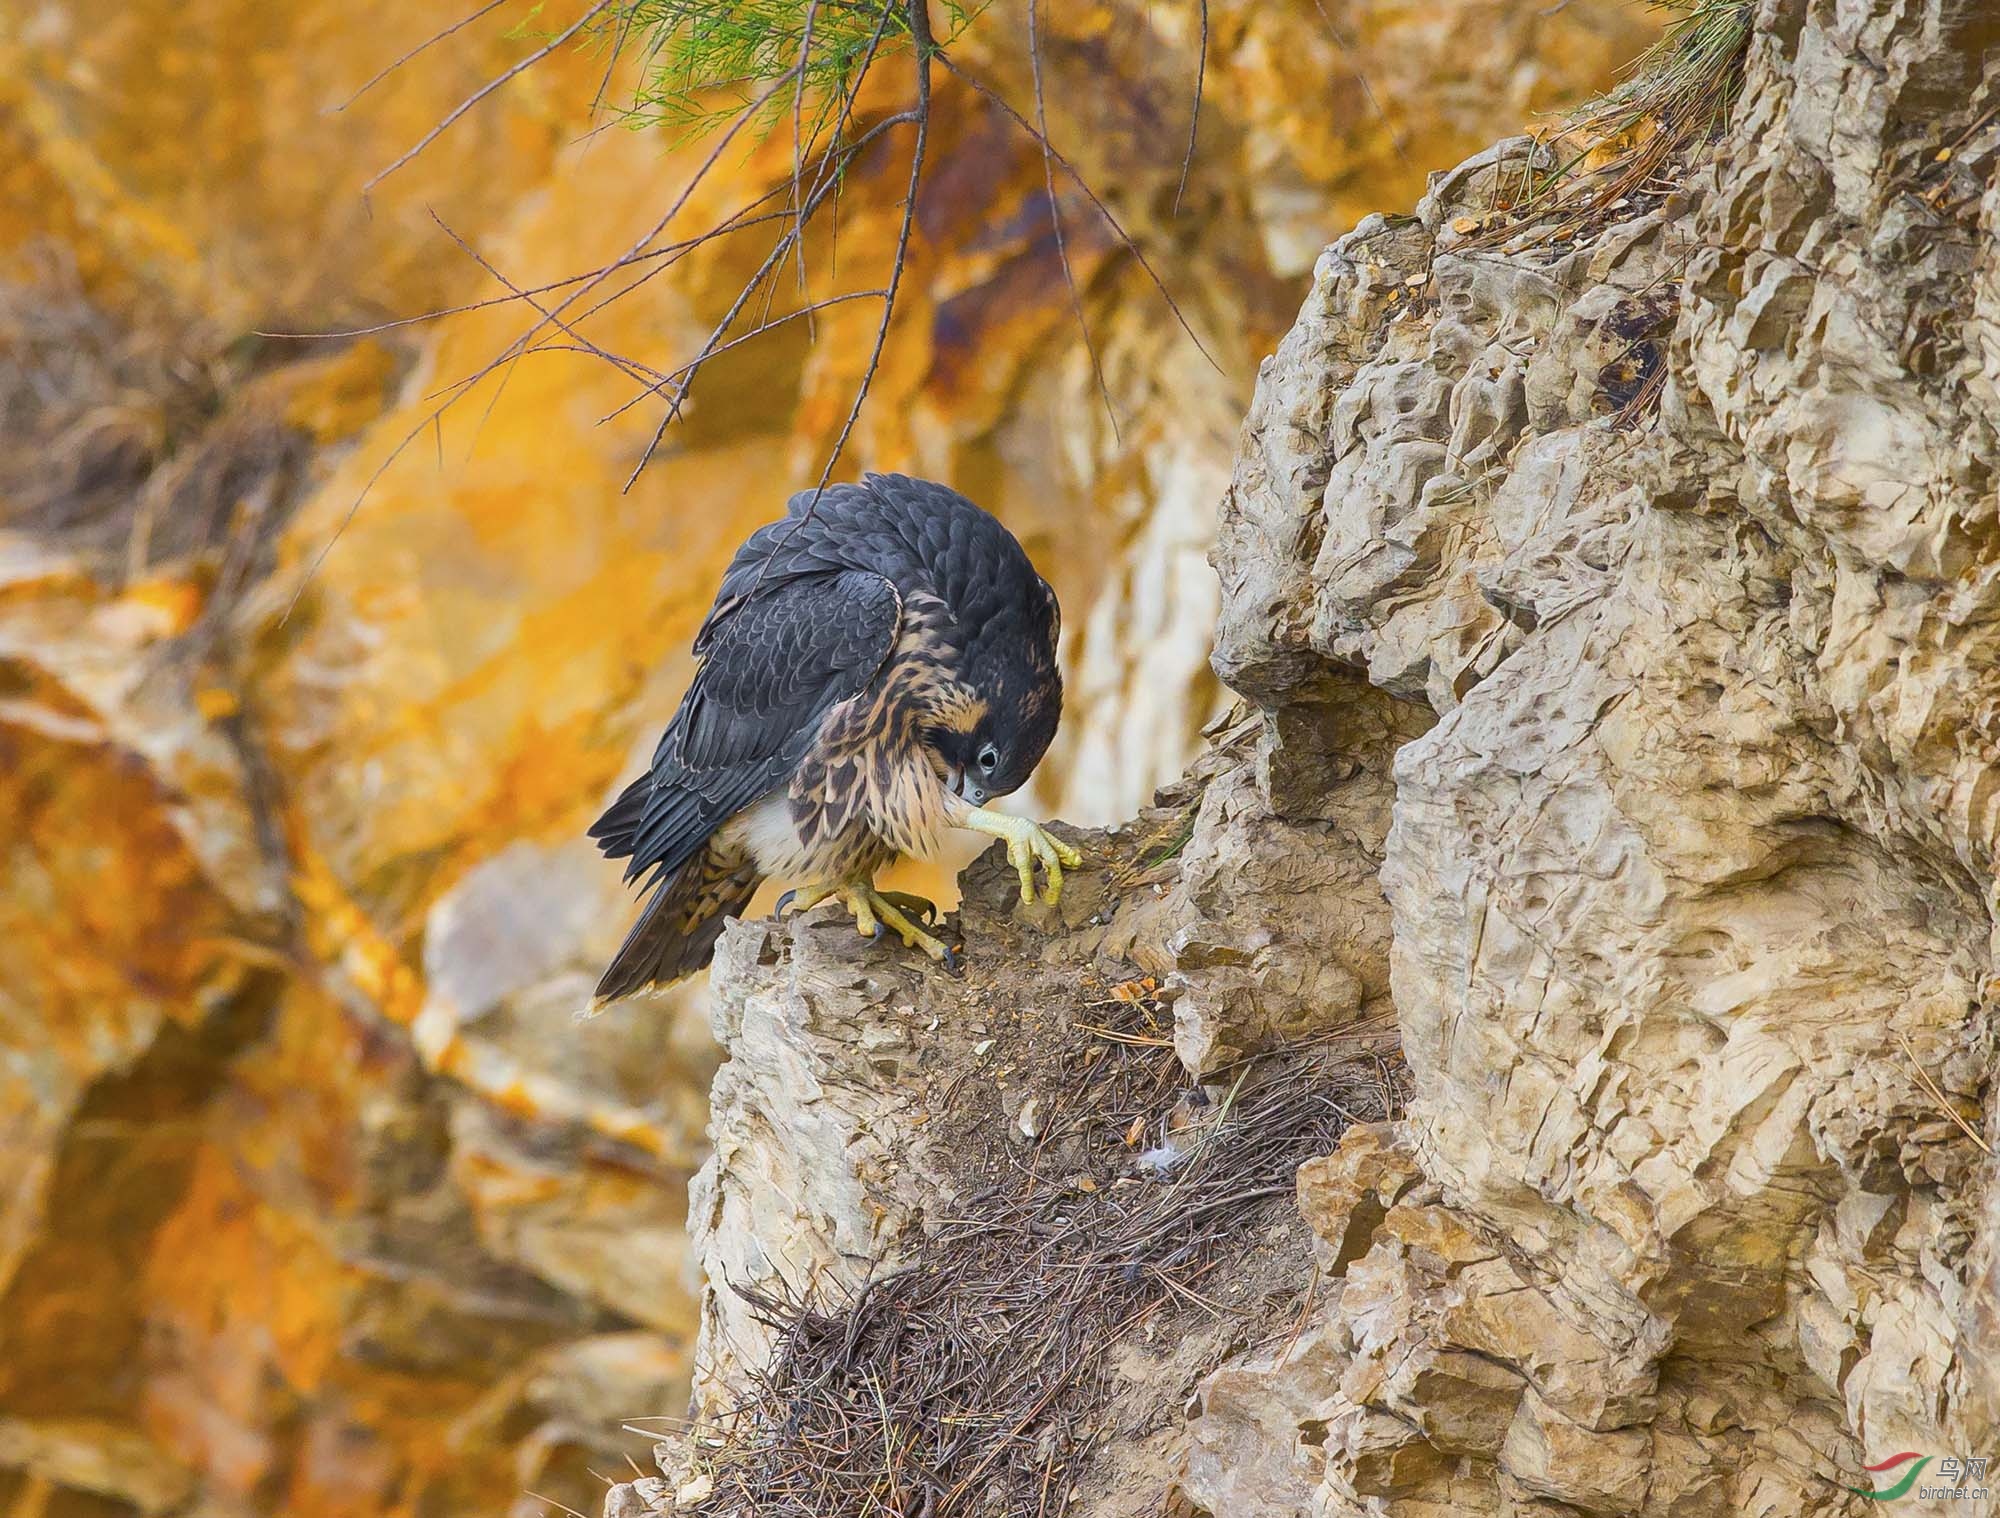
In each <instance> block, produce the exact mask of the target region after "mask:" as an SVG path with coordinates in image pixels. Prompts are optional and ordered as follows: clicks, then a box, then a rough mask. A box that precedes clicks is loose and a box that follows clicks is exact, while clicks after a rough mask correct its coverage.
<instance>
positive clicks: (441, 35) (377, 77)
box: [327, 0, 507, 116]
mask: <svg viewBox="0 0 2000 1518" xmlns="http://www.w3.org/2000/svg"><path fill="white" fill-rule="evenodd" d="M506 3H507V0H486V4H484V5H482V6H480V7H479V9H478V10H476V11H474V12H473V13H472V14H471V15H469V16H467V17H466V18H465V19H464V20H463V21H454V22H453V23H452V24H451V25H450V26H448V27H446V28H445V29H444V30H443V31H441V32H433V33H432V34H431V35H430V36H429V37H426V38H425V39H424V40H423V41H422V42H419V43H418V44H417V45H416V46H415V47H413V48H411V49H410V50H409V51H408V52H407V53H405V54H403V56H402V57H400V58H398V59H396V60H395V61H394V62H391V63H386V64H384V65H383V66H382V67H381V68H380V69H378V70H377V71H376V72H375V73H373V74H371V75H370V76H369V78H368V82H367V83H366V84H364V85H362V86H361V88H360V89H358V90H356V91H355V92H354V93H353V94H352V95H349V96H348V97H347V98H346V99H345V100H343V101H341V102H340V104H339V105H336V106H332V107H329V108H328V110H327V114H328V115H329V116H337V115H339V114H340V113H341V112H342V111H344V110H346V109H347V108H348V107H349V106H350V105H352V104H354V102H355V101H357V100H359V99H360V98H361V97H362V96H363V95H365V94H367V93H368V92H369V91H370V90H372V89H374V88H375V86H376V85H378V84H380V83H381V82H382V81H383V80H384V79H387V78H388V77H389V76H390V75H391V74H393V73H395V72H396V70H397V69H399V68H401V67H402V66H403V65H404V64H406V63H408V62H409V61H410V60H411V59H413V58H415V57H416V56H417V55H418V54H420V53H423V52H425V51H427V50H428V49H430V48H432V47H435V46H436V45H437V44H438V43H440V42H442V41H444V39H445V38H447V37H450V36H452V35H454V34H456V33H458V32H462V31H464V30H465V29H466V28H467V27H468V26H470V25H472V23H473V22H475V21H477V20H478V19H479V18H480V17H481V16H484V15H485V14H486V13H487V12H488V11H496V10H498V9H499V8H500V7H501V6H503V5H505V4H506Z"/></svg>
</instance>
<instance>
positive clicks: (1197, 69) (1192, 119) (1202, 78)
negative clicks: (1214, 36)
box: [1174, 0, 1208, 216]
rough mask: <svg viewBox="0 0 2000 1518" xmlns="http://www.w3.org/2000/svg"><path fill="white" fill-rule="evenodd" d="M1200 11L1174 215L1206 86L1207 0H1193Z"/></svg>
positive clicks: (1178, 211) (1191, 158)
mask: <svg viewBox="0 0 2000 1518" xmlns="http://www.w3.org/2000/svg"><path fill="white" fill-rule="evenodd" d="M1195 8H1196V9H1197V10H1199V11H1200V12H1201V50H1200V51H1199V52H1198V53H1196V54H1195V63H1194V104H1193V105H1192V106H1190V107H1189V109H1188V137H1187V151H1186V152H1185V153H1183V154H1181V181H1180V183H1179V184H1177V185H1175V186H1174V215H1176V216H1178V215H1180V214H1181V197H1182V196H1183V195H1185V194H1186V193H1187V182H1188V170H1190V169H1192V168H1193V167H1194V148H1195V143H1196V141H1197V140H1198V138H1199V136H1200V133H1201V97H1202V92H1203V91H1204V90H1205V89H1206V88H1207V87H1208V0H1195Z"/></svg>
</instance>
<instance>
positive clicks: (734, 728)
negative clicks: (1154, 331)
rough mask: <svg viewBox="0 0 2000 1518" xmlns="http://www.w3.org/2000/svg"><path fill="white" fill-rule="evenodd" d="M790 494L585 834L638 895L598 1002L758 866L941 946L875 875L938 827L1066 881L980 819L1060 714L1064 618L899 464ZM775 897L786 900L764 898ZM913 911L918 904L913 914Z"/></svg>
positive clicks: (1071, 856)
mask: <svg viewBox="0 0 2000 1518" xmlns="http://www.w3.org/2000/svg"><path fill="white" fill-rule="evenodd" d="M812 498H813V497H812V492H810V491H807V492H804V493H802V494H800V495H796V496H793V497H792V500H791V504H790V508H789V510H788V512H787V514H786V516H785V517H784V518H783V519H781V520H779V521H776V522H772V523H769V524H767V525H766V526H763V527H760V528H758V529H757V531H756V532H754V533H752V534H751V536H750V539H749V541H748V542H746V543H745V544H744V545H743V546H742V547H741V548H740V549H738V550H737V551H736V557H735V559H734V560H733V561H731V563H730V566H729V570H728V573H726V574H725V575H724V576H723V577H722V588H721V589H720V590H719V591H718V592H717V593H716V597H715V605H714V606H713V607H711V608H710V609H709V613H708V620H707V621H705V622H704V623H702V626H701V631H700V632H698V633H696V634H695V640H694V652H695V655H696V657H697V658H698V659H699V660H700V661H701V662H700V665H699V667H698V668H697V670H696V671H695V676H694V682H693V684H691V685H690V686H689V687H688V691H687V694H686V695H685V696H683V697H682V698H681V704H680V710H678V711H677V712H675V713H674V719H673V721H672V722H670V723H668V724H667V731H666V733H665V735H664V736H663V737H662V738H661V739H660V743H659V747H658V748H657V749H656V750H655V751H654V754H653V766H652V769H651V770H650V771H649V772H648V773H646V774H644V775H642V776H640V777H639V778H638V779H637V780H635V781H633V782H632V784H631V785H629V786H627V787H626V788H625V790H624V792H623V794H621V795H620V796H619V797H618V799H617V800H616V801H614V802H613V803H612V804H611V807H610V809H609V810H608V811H606V812H605V814H604V815H603V816H602V817H600V818H598V820H597V822H596V824H595V825H594V826H593V827H592V828H591V830H590V836H591V837H593V838H595V839H596V840H597V842H598V846H599V847H600V848H602V849H603V850H604V852H605V853H606V854H607V855H609V856H610V857H611V858H613V859H629V860H630V861H631V863H630V864H629V865H627V867H626V870H625V878H626V879H627V880H633V879H636V878H637V877H639V876H640V875H643V874H646V873H647V872H648V871H650V872H651V875H652V878H651V880H650V881H649V882H648V887H649V888H650V889H651V890H652V893H653V894H652V899H651V900H649V901H648V902H647V903H646V907H645V910H644V911H643V912H641V913H640V915H639V921H638V923H637V924H636V925H635V926H634V927H633V929H632V931H631V933H630V935H629V936H628V937H627V938H626V940H625V942H624V945H623V946H622V947H621V948H620V949H619V950H618V954H617V956H616V957H615V958H614V959H613V960H612V961H611V966H610V968H609V969H607V970H606V971H605V972H604V978H603V979H602V980H601V981H599V982H598V986H597V997H598V999H599V1000H600V1001H609V1000H613V999H615V998H617V997H620V996H625V995H628V994H630V993H631V992H633V991H637V990H639V989H640V988H642V987H645V986H652V985H666V984H669V983H671V982H673V981H676V980H679V979H681V978H682V977H683V976H686V975H691V974H693V973H694V972H695V971H697V970H699V969H701V968H702V967H703V966H704V965H706V964H707V963H708V961H709V957H710V955H711V954H713V952H714V949H715V940H716V939H717V937H719V936H720V934H721V932H722V922H723V919H724V918H725V917H731V916H737V915H740V914H741V913H742V911H743V908H744V907H745V906H746V905H748V903H749V901H750V897H751V895H752V894H753V893H754V892H755V891H756V889H757V887H758V885H759V883H760V882H762V881H763V879H764V878H765V877H767V876H771V877H777V878H781V879H787V880H796V881H798V882H800V883H801V888H800V889H799V890H797V891H795V892H793V893H791V896H792V898H793V899H794V900H795V901H796V903H797V904H798V905H799V906H800V907H802V908H803V907H808V906H811V905H814V904H816V903H818V902H820V901H824V900H826V899H827V898H828V897H838V898H839V899H840V900H841V902H842V903H843V904H844V905H845V906H846V907H847V909H848V910H849V911H850V912H852V913H853V914H854V922H855V926H856V927H857V928H859V929H860V930H861V931H862V932H863V933H867V934H870V935H877V934H879V933H880V932H881V931H882V927H885V926H886V927H888V928H889V929H891V930H892V931H894V932H895V933H896V934H897V935H898V936H899V937H900V938H901V939H902V940H903V942H904V943H905V944H907V945H909V946H910V947H912V948H918V949H922V950H923V951H924V952H925V953H926V954H928V955H930V956H931V958H933V959H937V960H943V961H946V962H947V963H949V962H950V961H951V959H952V955H951V951H949V950H948V949H947V948H946V947H945V946H944V945H943V944H942V943H940V942H939V941H938V940H937V939H935V938H933V937H932V936H931V935H930V934H928V933H926V932H924V931H923V929H922V928H920V927H918V926H917V925H916V923H914V922H912V921H911V920H910V916H909V913H910V912H911V911H915V910H917V905H918V904H917V903H916V901H915V899H914V898H910V897H896V896H885V895H883V894H882V893H881V892H879V891H877V890H876V889H875V886H874V876H875V873H876V872H877V871H878V870H880V869H882V868H883V867H884V866H886V865H887V864H888V863H889V862H890V861H891V860H892V859H894V858H895V857H896V856H897V855H899V854H925V853H929V852H931V850H932V849H933V848H934V846H935V844H936V842H937V839H938V837H939V835H940V834H941V833H942V832H943V830H944V829H946V828H948V827H955V828H970V829H972V830H974V831H976V832H981V833H990V834H992V835H993V836H995V837H997V838H1003V839H1005V840H1006V843H1007V857H1008V859H1009V860H1010V861H1011V862H1012V864H1013V866H1014V868H1015V870H1016V871H1017V872H1018V873H1019V875H1020V877H1021V899H1022V900H1023V901H1024V902H1025V901H1032V900H1033V899H1034V895H1035V864H1036V862H1037V861H1039V862H1040V864H1041V866H1042V870H1043V872H1044V874H1045V876H1046V887H1045V896H1046V899H1047V900H1048V901H1050V902H1054V901H1055V900H1056V899H1057V898H1058V897H1059V896H1060V894H1061V892H1062V872H1063V869H1064V867H1065V866H1067V867H1068V868H1070V869H1075V868H1076V867H1077V866H1078V865H1079V864H1081V863H1082V860H1081V858H1080V857H1079V856H1078V854H1077V852H1076V850H1074V849H1072V848H1071V847H1070V846H1069V845H1068V844H1066V843H1064V842H1062V841H1061V840H1060V839H1058V838H1054V837H1052V836H1051V835H1049V834H1048V833H1046V832H1044V831H1043V830H1042V829H1041V828H1040V827H1038V826H1036V825H1035V824H1034V823H1032V822H1030V821H1028V820H1026V819H1025V818H1021V817H1010V816H1007V815H1005V814H1003V813H1000V812H991V811H987V810H986V809H985V807H984V805H983V803H985V802H986V801H987V800H989V799H990V798H992V797H995V796H1005V795H1007V794H1008V793H1009V792H1011V791H1014V790H1017V789H1019V788H1020V786H1021V785H1022V784H1023V783H1024V782H1025V781H1026V780H1027V778H1028V776H1029V774H1030V773H1031V772H1032V771H1033V770H1034V767H1035V765H1036V764H1037V763H1039V762H1040V760H1041V757H1042V754H1043V752H1044V751H1045V750H1047V748H1048V746H1049V740H1050V739H1051V738H1053V737H1054V736H1055V731H1056V723H1057V721H1058V720H1059V719H1060V718H1061V716H1062V676H1061V673H1060V672H1059V671H1058V669H1057V667H1056V632H1057V629H1058V627H1059V625H1060V621H1061V612H1060V610H1059V608H1058V607H1057V605H1056V597H1055V592H1054V591H1052V590H1050V589H1049V587H1048V584H1047V582H1046V581H1044V580H1043V579H1042V578H1041V576H1040V575H1038V574H1036V573H1035V569H1034V566H1033V565H1032V564H1030V563H1029V562H1028V556H1027V554H1025V553H1024V552H1022V550H1021V545H1020V544H1019V543H1017V542H1016V541H1015V540H1014V537H1013V535H1012V534H1011V533H1009V532H1008V531H1007V529H1006V528H1004V527H1002V526H1001V525H1000V524H999V523H998V522H997V521H995V520H994V519H993V518H992V517H991V516H989V515H987V514H986V513H985V512H984V511H982V510H980V508H979V507H977V506H975V505H973V503H972V502H971V501H968V500H967V499H966V498H965V497H964V496H962V495H960V494H959V493H958V492H957V491H955V490H949V489H947V488H946V487H944V486H943V485H935V484H932V483H930V482H928V481H925V480H912V479H906V478H905V477H903V476H902V475H896V474H871V475H868V476H866V477H865V478H864V479H863V480H862V482H861V483H860V484H858V485H834V486H831V487H829V488H828V489H827V490H826V491H824V492H823V493H822V494H821V495H820V497H819V504H818V506H817V507H816V508H813V509H811V510H810V511H809V510H808V509H807V508H808V506H809V505H810V503H811V501H812ZM779 905H780V907H781V908H782V907H783V906H784V905H785V903H784V901H782V900H781V901H780V903H779ZM923 905H927V903H926V904H923Z"/></svg>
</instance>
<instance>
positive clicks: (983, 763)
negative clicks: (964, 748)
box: [979, 743, 1000, 775]
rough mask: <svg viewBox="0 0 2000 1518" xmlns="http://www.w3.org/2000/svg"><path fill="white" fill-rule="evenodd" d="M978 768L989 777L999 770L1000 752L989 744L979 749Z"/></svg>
mask: <svg viewBox="0 0 2000 1518" xmlns="http://www.w3.org/2000/svg"><path fill="white" fill-rule="evenodd" d="M979 768H980V769H981V770H983V771H984V772H985V773H987V774H989V775H990V774H992V773H993V772H994V771H995V770H997V769H998V768H1000V750H998V749H997V748H995V747H994V746H993V745H992V744H990V743H989V744H987V745H986V747H984V748H983V749H981V750H980V751H979Z"/></svg>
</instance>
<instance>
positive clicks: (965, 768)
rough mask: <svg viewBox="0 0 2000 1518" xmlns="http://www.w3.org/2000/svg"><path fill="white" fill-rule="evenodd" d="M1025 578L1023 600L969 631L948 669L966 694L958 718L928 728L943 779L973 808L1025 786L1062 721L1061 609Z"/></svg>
mask: <svg viewBox="0 0 2000 1518" xmlns="http://www.w3.org/2000/svg"><path fill="white" fill-rule="evenodd" d="M1031 578H1032V579H1033V589H1032V591H1031V592H1030V593H1029V594H1028V595H1027V596H1026V597H1024V598H1023V599H1024V600H1025V601H1026V602H1027V604H1026V605H1023V606H1021V607H1020V608H1019V609H1018V611H1016V612H1014V613H1013V614H1002V615H999V616H995V617H993V618H992V619H990V620H989V621H987V622H985V623H984V624H983V625H980V626H976V627H974V628H972V629H971V630H970V636H969V637H968V639H967V642H966V646H965V651H964V653H963V654H962V655H961V656H960V657H959V659H958V661H957V668H956V670H954V672H953V673H954V674H955V675H956V677H957V680H958V683H959V684H960V685H961V686H962V687H963V688H964V689H965V690H966V691H967V692H969V694H970V696H971V700H970V702H969V703H968V704H967V706H966V708H965V711H964V716H963V719H962V720H961V721H959V722H954V723H952V724H950V725H948V726H939V727H934V728H932V729H931V731H930V735H929V736H930V741H931V745H932V747H933V748H934V749H935V750H936V751H937V755H938V757H939V759H940V760H941V761H942V762H943V766H944V773H945V783H946V784H947V785H949V786H950V787H951V789H952V790H954V791H956V792H957V793H958V794H959V795H961V796H963V797H964V798H965V799H966V800H967V801H969V802H971V803H972V804H973V805H974V806H983V805H984V804H985V803H986V802H987V801H989V800H991V799H993V798H994V797H996V796H1007V795H1011V794H1012V793H1013V792H1015V791H1018V790H1019V789H1020V788H1021V787H1022V786H1024V785H1026V784H1027V783H1028V777H1029V776H1030V775H1032V774H1033V773H1034V772H1035V766H1036V765H1037V764H1040V763H1041V762H1042V755H1043V754H1045V753H1047V752H1048V748H1049V743H1050V741H1051V740H1053V739H1054V737H1055V735H1056V725H1057V724H1058V723H1059V722H1060V721H1061V720H1062V671H1061V669H1060V668H1059V667H1058V666H1057V663H1056V637H1057V633H1058V631H1059V630H1060V625H1061V613H1060V611H1059V610H1058V609H1057V606H1056V596H1055V592H1054V591H1053V590H1051V589H1050V588H1049V586H1048V583H1047V582H1046V581H1044V580H1042V579H1041V578H1039V577H1038V576H1031ZM1012 610H1013V609H1011V608H1010V611H1012Z"/></svg>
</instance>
